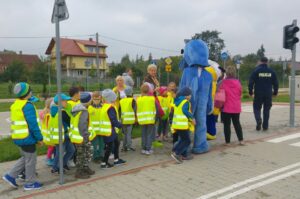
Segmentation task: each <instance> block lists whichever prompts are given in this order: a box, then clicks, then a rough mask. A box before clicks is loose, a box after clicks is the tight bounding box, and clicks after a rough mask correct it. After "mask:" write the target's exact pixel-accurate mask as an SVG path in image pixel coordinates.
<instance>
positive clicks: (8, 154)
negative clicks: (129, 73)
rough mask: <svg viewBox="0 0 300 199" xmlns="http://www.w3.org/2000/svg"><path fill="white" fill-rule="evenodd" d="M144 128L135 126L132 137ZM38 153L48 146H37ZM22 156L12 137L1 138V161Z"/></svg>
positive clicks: (44, 152) (138, 135) (120, 136)
mask: <svg viewBox="0 0 300 199" xmlns="http://www.w3.org/2000/svg"><path fill="white" fill-rule="evenodd" d="M141 132H142V129H141V127H140V126H135V127H134V128H133V131H132V138H138V137H141ZM122 137H123V135H122V133H120V134H119V139H120V140H121V139H122ZM37 149H38V155H44V154H46V153H47V146H45V145H44V146H37ZM18 158H20V151H19V147H17V146H16V145H15V144H14V143H13V141H12V139H11V138H3V139H0V163H1V162H7V161H12V160H17V159H18Z"/></svg>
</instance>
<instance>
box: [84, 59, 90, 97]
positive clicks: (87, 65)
mask: <svg viewBox="0 0 300 199" xmlns="http://www.w3.org/2000/svg"><path fill="white" fill-rule="evenodd" d="M84 64H85V67H86V73H85V74H86V82H85V90H86V91H87V90H88V76H89V67H90V65H91V62H90V60H88V59H87V60H86V61H85V62H84Z"/></svg>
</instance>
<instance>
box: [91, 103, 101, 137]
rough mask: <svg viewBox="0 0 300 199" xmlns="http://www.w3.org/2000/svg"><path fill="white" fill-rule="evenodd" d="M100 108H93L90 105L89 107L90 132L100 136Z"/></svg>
mask: <svg viewBox="0 0 300 199" xmlns="http://www.w3.org/2000/svg"><path fill="white" fill-rule="evenodd" d="M101 109H102V107H99V108H95V107H93V106H92V105H90V106H89V108H88V112H89V118H90V130H91V132H92V133H93V134H95V136H96V135H100V113H101Z"/></svg>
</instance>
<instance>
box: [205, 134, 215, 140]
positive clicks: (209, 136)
mask: <svg viewBox="0 0 300 199" xmlns="http://www.w3.org/2000/svg"><path fill="white" fill-rule="evenodd" d="M206 138H207V140H215V139H216V138H217V136H216V135H211V134H209V133H206Z"/></svg>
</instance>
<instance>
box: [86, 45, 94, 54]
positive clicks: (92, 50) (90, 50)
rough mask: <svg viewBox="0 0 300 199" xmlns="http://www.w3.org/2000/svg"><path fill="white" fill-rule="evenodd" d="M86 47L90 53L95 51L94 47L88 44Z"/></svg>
mask: <svg viewBox="0 0 300 199" xmlns="http://www.w3.org/2000/svg"><path fill="white" fill-rule="evenodd" d="M86 48H87V52H88V53H93V52H94V47H90V46H88V47H86Z"/></svg>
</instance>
